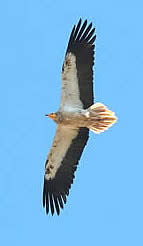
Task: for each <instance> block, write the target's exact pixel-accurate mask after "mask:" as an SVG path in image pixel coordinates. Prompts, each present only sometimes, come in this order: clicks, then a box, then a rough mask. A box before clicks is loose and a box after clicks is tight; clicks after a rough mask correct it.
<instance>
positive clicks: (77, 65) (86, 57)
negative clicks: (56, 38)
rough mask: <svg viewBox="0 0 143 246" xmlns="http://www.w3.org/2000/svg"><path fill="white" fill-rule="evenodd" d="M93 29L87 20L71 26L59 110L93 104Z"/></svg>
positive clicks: (86, 106) (85, 106)
mask: <svg viewBox="0 0 143 246" xmlns="http://www.w3.org/2000/svg"><path fill="white" fill-rule="evenodd" d="M94 31H95V28H92V23H90V24H89V25H88V26H87V20H85V21H84V23H83V25H81V19H80V20H79V22H78V24H77V26H74V27H73V30H72V32H71V35H70V39H69V43H68V47H67V51H66V56H65V61H64V64H63V68H62V96H61V104H60V110H61V111H64V110H66V109H68V108H83V109H86V108H88V107H89V106H91V105H92V104H93V70H92V67H93V65H94V41H95V39H96V35H94Z"/></svg>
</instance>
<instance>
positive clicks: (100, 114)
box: [88, 103, 117, 133]
mask: <svg viewBox="0 0 143 246" xmlns="http://www.w3.org/2000/svg"><path fill="white" fill-rule="evenodd" d="M88 111H89V124H88V128H89V129H90V130H91V131H93V132H95V133H101V132H104V131H105V130H107V129H108V128H109V127H111V126H112V125H113V124H114V123H115V122H116V121H117V117H116V116H115V113H114V112H112V111H111V110H109V109H108V108H107V107H106V106H105V105H104V104H102V103H96V104H93V105H92V106H91V107H89V108H88Z"/></svg>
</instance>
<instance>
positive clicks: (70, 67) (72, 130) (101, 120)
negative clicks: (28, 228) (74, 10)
mask: <svg viewBox="0 0 143 246" xmlns="http://www.w3.org/2000/svg"><path fill="white" fill-rule="evenodd" d="M95 39H96V35H95V28H93V27H92V23H90V24H89V25H88V24H87V20H85V21H84V23H83V24H82V21H81V19H80V20H79V22H78V24H77V25H74V27H73V29H72V32H71V35H70V38H69V42H68V46H67V51H66V54H65V60H64V64H63V67H62V93H61V102H60V108H59V110H58V111H57V112H56V113H50V114H47V115H46V116H48V117H49V118H51V119H52V120H54V121H55V122H56V123H57V130H56V135H55V137H54V141H53V144H52V147H51V149H50V152H49V154H48V157H47V160H46V163H45V176H44V188H43V206H44V207H45V208H46V213H47V214H48V213H49V211H51V214H52V215H53V214H54V212H55V211H56V212H57V214H58V215H59V214H60V209H63V207H64V204H65V203H66V201H67V196H68V194H69V189H70V188H71V184H72V183H73V179H74V177H75V175H74V173H75V171H76V169H77V165H78V162H79V159H80V157H81V155H82V152H83V149H84V147H85V145H86V144H87V140H88V137H89V130H92V131H93V132H95V133H101V132H103V131H104V130H106V129H108V128H109V127H110V126H111V125H113V124H114V123H115V122H116V120H117V118H116V116H115V113H114V112H112V111H111V110H109V109H108V108H107V107H106V106H105V105H104V104H102V103H95V104H94V100H93V65H94V48H95V45H94V42H95Z"/></svg>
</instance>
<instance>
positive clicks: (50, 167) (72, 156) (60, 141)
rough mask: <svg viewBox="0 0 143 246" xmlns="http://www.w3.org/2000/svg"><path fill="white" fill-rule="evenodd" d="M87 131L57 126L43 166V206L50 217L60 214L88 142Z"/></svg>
mask: <svg viewBox="0 0 143 246" xmlns="http://www.w3.org/2000/svg"><path fill="white" fill-rule="evenodd" d="M88 131H89V130H88V129H87V128H79V129H71V128H68V127H65V126H62V125H58V126H57V131H56V135H55V138H54V141H53V144H52V147H51V150H50V153H49V155H48V158H47V161H46V165H45V177H44V189H43V206H44V207H45V206H46V212H47V213H49V207H50V209H51V213H52V215H53V214H54V211H55V210H56V212H57V214H58V215H59V213H60V208H63V205H64V203H66V196H67V195H68V194H69V189H70V187H71V184H72V183H73V179H74V172H75V170H76V168H77V164H78V161H79V159H80V157H81V154H82V152H83V149H84V147H85V145H86V143H87V140H88Z"/></svg>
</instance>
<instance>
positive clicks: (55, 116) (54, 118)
mask: <svg viewBox="0 0 143 246" xmlns="http://www.w3.org/2000/svg"><path fill="white" fill-rule="evenodd" d="M45 116H48V117H49V118H50V119H52V120H56V119H57V114H56V113H50V114H45Z"/></svg>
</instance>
